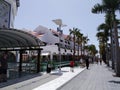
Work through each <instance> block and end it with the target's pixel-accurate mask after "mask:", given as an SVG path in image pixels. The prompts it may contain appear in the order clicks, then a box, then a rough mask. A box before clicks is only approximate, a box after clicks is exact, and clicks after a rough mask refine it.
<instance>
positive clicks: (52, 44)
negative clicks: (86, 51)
mask: <svg viewBox="0 0 120 90" xmlns="http://www.w3.org/2000/svg"><path fill="white" fill-rule="evenodd" d="M30 33H31V34H33V35H35V36H36V37H38V38H39V39H40V40H41V41H43V42H44V43H45V44H46V46H43V47H41V48H43V50H42V53H41V55H43V56H49V59H51V60H54V55H57V56H58V58H59V53H60V54H61V56H62V57H61V58H62V59H63V56H69V55H71V56H72V55H73V46H74V44H73V41H70V40H68V39H67V38H68V35H64V34H62V35H61V36H60V37H59V33H58V32H57V31H55V30H52V29H48V28H46V27H44V26H41V25H39V26H38V27H37V28H36V29H35V30H33V31H30ZM59 43H60V52H59V46H58V45H59ZM75 48H76V53H75V54H76V56H77V54H78V45H77V44H76V46H75ZM80 53H81V52H80V50H79V54H80Z"/></svg>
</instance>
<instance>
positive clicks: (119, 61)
mask: <svg viewBox="0 0 120 90" xmlns="http://www.w3.org/2000/svg"><path fill="white" fill-rule="evenodd" d="M113 19H114V40H115V69H116V75H117V76H120V58H119V55H120V54H119V42H118V30H117V24H116V21H115V20H116V19H115V14H113Z"/></svg>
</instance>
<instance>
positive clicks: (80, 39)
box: [69, 28, 97, 60]
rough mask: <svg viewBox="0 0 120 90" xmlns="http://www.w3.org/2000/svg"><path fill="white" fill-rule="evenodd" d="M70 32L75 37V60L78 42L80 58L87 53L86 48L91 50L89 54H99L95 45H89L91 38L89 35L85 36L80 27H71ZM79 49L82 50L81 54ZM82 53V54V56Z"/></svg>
mask: <svg viewBox="0 0 120 90" xmlns="http://www.w3.org/2000/svg"><path fill="white" fill-rule="evenodd" d="M69 32H70V37H71V36H72V37H73V38H72V39H73V40H72V41H73V43H74V48H73V50H74V51H73V60H75V59H76V58H75V53H76V48H75V46H76V43H77V46H78V48H77V50H78V53H77V55H78V58H77V59H80V57H83V56H84V55H85V50H87V51H88V52H90V53H89V54H91V55H93V56H95V55H96V54H97V50H96V47H95V45H87V43H88V41H89V38H88V36H84V35H83V34H82V33H81V32H80V29H78V28H73V29H69ZM79 50H80V52H81V54H80V53H79ZM80 55H81V56H80Z"/></svg>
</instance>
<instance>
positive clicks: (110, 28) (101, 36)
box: [92, 0, 120, 76]
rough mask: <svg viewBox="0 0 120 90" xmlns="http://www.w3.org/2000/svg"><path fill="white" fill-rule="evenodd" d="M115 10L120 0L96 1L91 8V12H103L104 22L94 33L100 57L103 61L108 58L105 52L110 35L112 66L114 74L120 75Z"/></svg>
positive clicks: (117, 8)
mask: <svg viewBox="0 0 120 90" xmlns="http://www.w3.org/2000/svg"><path fill="white" fill-rule="evenodd" d="M116 11H120V0H102V3H101V4H99V3H97V4H96V5H94V7H93V8H92V13H95V14H99V13H104V14H105V23H103V24H101V25H100V26H99V27H98V33H97V34H96V36H97V37H98V40H99V43H100V45H99V46H100V54H101V55H102V57H104V59H105V60H104V61H106V60H108V58H107V54H106V53H107V52H108V50H107V47H108V43H107V42H108V40H109V37H110V40H111V43H110V46H111V59H112V67H113V68H115V71H116V75H117V76H120V58H119V54H120V52H119V41H118V39H119V38H118V30H117V25H118V24H119V23H118V20H117V19H116ZM113 51H115V52H113ZM107 62H108V61H107ZM114 62H115V63H116V65H115V64H114Z"/></svg>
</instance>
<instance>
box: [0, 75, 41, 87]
mask: <svg viewBox="0 0 120 90" xmlns="http://www.w3.org/2000/svg"><path fill="white" fill-rule="evenodd" d="M39 76H42V74H41V73H39V74H32V75H27V76H23V77H20V78H16V79H11V80H8V81H7V82H2V83H0V88H3V87H6V86H9V85H12V84H16V83H19V82H23V81H26V80H29V79H32V78H35V77H39Z"/></svg>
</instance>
